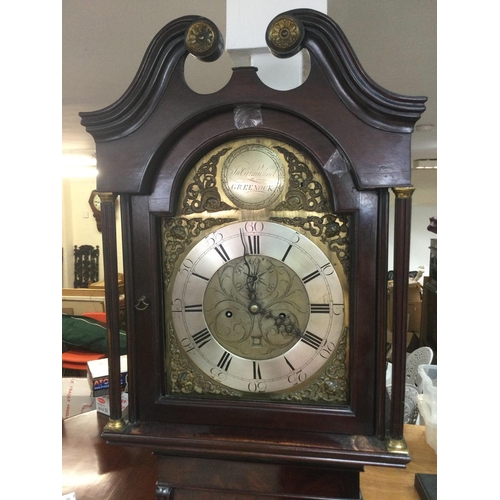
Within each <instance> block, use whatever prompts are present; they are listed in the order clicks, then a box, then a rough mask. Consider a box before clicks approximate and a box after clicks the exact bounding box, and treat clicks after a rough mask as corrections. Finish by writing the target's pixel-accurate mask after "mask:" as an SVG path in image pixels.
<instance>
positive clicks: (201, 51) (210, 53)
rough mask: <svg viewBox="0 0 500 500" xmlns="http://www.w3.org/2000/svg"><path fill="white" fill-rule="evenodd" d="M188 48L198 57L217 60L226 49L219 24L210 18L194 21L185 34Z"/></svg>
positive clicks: (203, 59)
mask: <svg viewBox="0 0 500 500" xmlns="http://www.w3.org/2000/svg"><path fill="white" fill-rule="evenodd" d="M184 42H185V46H186V49H187V50H188V51H189V53H190V54H192V55H193V56H195V57H196V58H198V59H200V60H202V61H206V62H210V61H215V60H216V59H218V58H219V57H220V55H221V54H222V52H223V51H224V40H223V38H222V34H221V33H220V31H219V30H218V28H217V26H216V25H215V24H214V23H213V22H212V21H209V20H208V19H202V18H200V19H198V20H196V21H194V22H193V23H192V24H191V25H190V26H189V28H188V29H187V30H186V34H185V36H184Z"/></svg>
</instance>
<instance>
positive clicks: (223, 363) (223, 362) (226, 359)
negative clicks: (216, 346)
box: [217, 351, 233, 372]
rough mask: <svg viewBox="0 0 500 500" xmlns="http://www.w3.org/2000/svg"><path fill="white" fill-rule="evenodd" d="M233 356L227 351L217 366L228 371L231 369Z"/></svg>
mask: <svg viewBox="0 0 500 500" xmlns="http://www.w3.org/2000/svg"><path fill="white" fill-rule="evenodd" d="M232 359H233V357H232V356H231V354H229V353H228V352H227V351H226V352H225V353H224V354H223V355H222V357H221V358H220V360H219V362H218V363H217V366H218V367H219V368H220V369H221V370H225V371H226V372H227V371H228V370H229V365H230V364H231V361H232Z"/></svg>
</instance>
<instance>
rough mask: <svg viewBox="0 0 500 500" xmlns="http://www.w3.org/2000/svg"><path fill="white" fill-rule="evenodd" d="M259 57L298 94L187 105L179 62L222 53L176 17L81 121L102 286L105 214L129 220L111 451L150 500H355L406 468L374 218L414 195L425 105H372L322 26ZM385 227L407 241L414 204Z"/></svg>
mask: <svg viewBox="0 0 500 500" xmlns="http://www.w3.org/2000/svg"><path fill="white" fill-rule="evenodd" d="M267 41H268V45H269V47H270V49H271V50H272V51H273V53H275V55H276V56H278V57H288V56H291V55H294V54H295V53H297V52H298V51H299V50H301V49H305V50H307V51H308V52H309V54H310V58H311V71H310V75H309V77H308V79H307V81H306V82H305V83H304V84H303V85H301V86H300V87H298V88H296V89H293V90H289V91H285V92H283V91H276V90H273V89H271V88H269V87H267V86H265V85H264V84H263V83H262V82H261V81H260V80H259V77H258V70H257V69H256V68H251V67H244V68H235V69H234V71H233V76H232V79H231V81H230V82H229V83H228V84H227V85H226V87H224V88H223V89H221V90H220V91H218V92H216V93H214V94H209V95H200V94H196V93H195V92H193V91H192V90H191V89H190V88H189V87H188V86H187V84H186V82H185V81H184V77H183V64H184V59H185V57H186V56H187V55H188V53H189V52H190V53H191V54H193V55H195V56H197V57H199V58H201V59H203V60H205V61H211V60H214V59H215V58H216V57H218V55H219V54H220V51H221V47H222V39H221V36H220V34H219V32H218V30H217V28H216V27H215V25H213V23H211V22H210V21H208V20H206V19H202V18H197V17H195V16H189V17H185V18H181V19H178V20H176V21H174V22H172V23H170V24H168V25H167V26H166V27H165V28H164V29H163V30H161V31H160V33H158V35H157V37H156V38H155V39H154V40H153V41H152V43H151V45H150V47H149V49H148V51H147V53H146V55H145V57H144V60H143V63H142V65H141V67H140V69H139V72H138V74H137V77H136V78H135V79H134V81H133V82H132V84H131V86H130V88H129V90H128V91H127V92H126V93H125V94H124V96H123V97H122V98H121V99H120V100H119V101H117V102H116V103H115V104H113V105H112V106H109V107H108V108H106V109H104V110H101V111H96V112H92V113H82V118H83V119H82V123H83V124H84V125H85V126H86V127H87V130H88V131H89V133H91V134H92V135H93V137H94V139H95V141H96V148H97V153H96V156H97V161H98V165H99V173H100V175H99V177H98V181H97V182H98V186H97V187H98V192H99V193H101V196H100V198H101V210H102V214H103V219H102V232H103V246H104V247H105V248H104V253H105V254H106V255H107V259H108V260H107V262H108V268H109V269H114V265H115V260H116V255H115V254H116V249H115V248H110V244H109V242H112V241H113V234H114V231H115V228H114V224H113V222H112V221H111V220H110V217H111V215H112V209H113V203H114V196H116V195H119V196H120V205H121V210H122V234H123V253H124V274H125V290H126V301H127V308H126V309H127V335H128V367H129V413H128V416H127V418H126V419H125V418H123V419H122V415H121V412H120V401H119V396H120V393H119V390H120V385H119V381H118V384H113V383H112V385H111V388H110V398H111V401H112V406H111V420H110V426H109V427H108V428H107V429H106V430H105V432H104V435H103V436H104V437H105V439H107V440H108V441H110V442H113V443H117V444H126V445H136V446H147V447H149V448H151V449H152V451H153V452H154V453H155V454H156V455H157V456H158V464H159V481H158V491H157V495H158V498H174V496H172V493H173V492H175V499H176V500H178V499H184V498H185V499H191V498H196V499H205V498H207V499H208V498H218V499H221V498H241V499H244V498H248V499H250V498H252V499H254V498H274V497H281V498H283V497H285V498H344V499H350V498H353V499H354V498H360V492H359V473H360V471H362V470H363V467H364V466H365V465H367V464H370V465H386V466H387V465H389V466H395V467H403V466H404V465H405V463H407V462H408V460H409V456H408V454H407V453H406V450H405V449H404V446H403V448H402V449H396V450H395V449H391V448H390V447H389V448H388V446H387V444H386V443H387V439H389V441H390V440H393V441H395V442H398V443H400V442H404V439H403V436H402V427H403V422H402V409H403V401H402V397H399V396H398V394H404V390H403V389H404V373H403V372H404V358H403V356H404V348H403V350H401V349H399V350H398V349H397V348H396V354H395V355H394V354H393V357H394V356H395V357H396V358H397V357H398V356H399V364H398V361H397V360H396V362H395V366H396V370H395V371H396V374H395V375H394V377H395V378H394V380H393V401H392V402H391V405H390V413H391V415H390V417H391V420H390V422H391V423H389V424H387V422H388V417H389V415H388V414H387V411H386V409H387V407H388V406H387V404H388V402H387V401H386V397H385V396H386V395H385V346H386V339H385V334H386V320H387V318H386V312H385V311H386V299H387V297H386V293H387V292H386V289H387V283H386V273H387V245H388V244H387V242H388V205H389V189H390V188H393V189H402V190H405V189H410V190H411V179H410V157H409V151H410V137H411V132H412V130H413V125H414V123H415V121H416V120H417V119H418V118H419V117H420V114H421V113H422V112H423V110H424V107H423V103H424V102H425V98H420V97H418V98H412V97H404V96H399V95H396V94H393V93H390V92H388V91H386V90H384V89H382V88H380V87H378V86H377V85H376V84H374V83H373V81H371V80H370V79H369V78H368V77H367V76H366V74H365V73H364V71H363V70H362V68H361V67H360V65H359V63H358V62H357V59H356V58H355V56H354V54H353V52H352V49H351V48H350V46H349V44H348V42H347V40H346V39H345V37H344V35H343V33H342V32H341V30H340V28H339V27H338V26H337V25H336V24H335V23H334V22H333V21H332V20H331V19H330V18H328V17H327V16H324V15H323V14H319V13H316V12H314V11H310V10H296V11H291V12H289V13H286V14H284V15H282V16H278V18H276V19H275V20H273V21H272V22H271V24H270V25H269V28H268V32H267ZM106 193H111V195H108V194H106ZM396 212H397V214H399V216H400V219H399V222H398V225H399V226H400V229H399V230H398V231H400V234H399V236H401V239H402V241H403V242H407V239H408V238H407V231H408V227H407V224H408V223H409V209H408V204H407V202H406V201H405V202H403V203H402V204H401V205H398V206H397V208H396ZM110 233H113V234H111V236H110ZM106 242H108V243H106ZM407 251H408V249H407V248H406V247H405V245H402V248H397V249H396V257H398V259H396V260H395V262H396V261H397V262H399V263H400V264H398V265H399V268H398V269H395V271H396V274H397V275H398V277H399V283H400V284H401V283H403V284H404V283H405V282H406V273H407V265H408V263H407ZM398 252H399V255H398ZM106 255H105V256H106ZM405 266H406V269H405ZM105 268H106V258H105ZM113 273H114V271H113V272H112V273H111V274H110V275H106V284H107V286H106V293H107V294H109V299H110V300H109V301H108V303H109V304H111V306H110V307H111V308H113V307H116V308H118V304H116V306H115V305H114V302H116V301H117V300H116V293H115V290H114V288H115V284H114V278H113ZM397 279H398V278H395V282H396V281H397ZM108 283H109V284H110V285H109V286H108ZM395 286H396V285H395ZM400 292H401V295H402V300H401V301H400V304H401V305H400V306H398V305H397V304H396V307H395V309H396V312H395V319H396V318H397V321H395V330H396V329H397V328H398V326H397V325H398V324H399V325H402V321H401V320H400V319H401V318H403V317H404V316H405V315H406V311H405V310H404V308H405V304H406V300H404V296H405V293H407V292H406V291H405V288H404V286H400ZM107 298H108V295H107ZM115 316H116V318H118V316H117V315H115ZM110 317H111V319H110V322H109V324H108V328H109V340H110V345H111V346H112V348H111V353H110V358H112V357H116V358H117V356H116V352H114V350H115V348H114V347H113V346H114V345H115V343H116V342H115V337H116V331H117V330H118V327H119V325H118V324H117V323H118V319H116V320H114V319H113V318H114V315H113V314H111V316H110ZM399 329H400V330H401V329H402V326H401V327H400V328H399ZM400 334H401V335H400V336H401V338H403V334H405V332H402V331H401V332H400ZM395 335H397V334H396V333H395ZM398 367H399V368H398ZM401 367H402V368H403V369H401ZM110 378H111V380H112V381H113V379H114V378H117V379H118V378H119V365H117V364H116V362H115V361H110ZM398 387H399V389H401V390H400V391H399V392H398ZM399 414H401V418H399V417H400V415H399Z"/></svg>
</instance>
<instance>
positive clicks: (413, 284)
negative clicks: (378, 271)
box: [387, 281, 422, 335]
mask: <svg viewBox="0 0 500 500" xmlns="http://www.w3.org/2000/svg"><path fill="white" fill-rule="evenodd" d="M393 304H394V284H393V282H392V281H389V282H388V284H387V333H388V335H389V334H392V331H393V329H392V311H393ZM407 313H408V324H407V328H406V331H407V332H416V333H419V332H420V319H421V316H422V285H420V283H419V282H418V281H410V282H409V283H408V311H407Z"/></svg>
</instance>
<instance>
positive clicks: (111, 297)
mask: <svg viewBox="0 0 500 500" xmlns="http://www.w3.org/2000/svg"><path fill="white" fill-rule="evenodd" d="M99 197H100V198H101V213H102V219H101V222H102V248H103V263H104V284H105V287H104V294H105V299H106V325H107V335H108V369H109V371H108V376H109V405H110V415H109V423H108V425H107V426H106V427H107V429H108V430H120V429H121V428H122V427H123V420H122V411H121V381H120V378H121V377H120V372H121V370H120V306H119V292H118V263H117V253H116V214H115V200H116V195H115V194H114V193H99Z"/></svg>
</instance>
